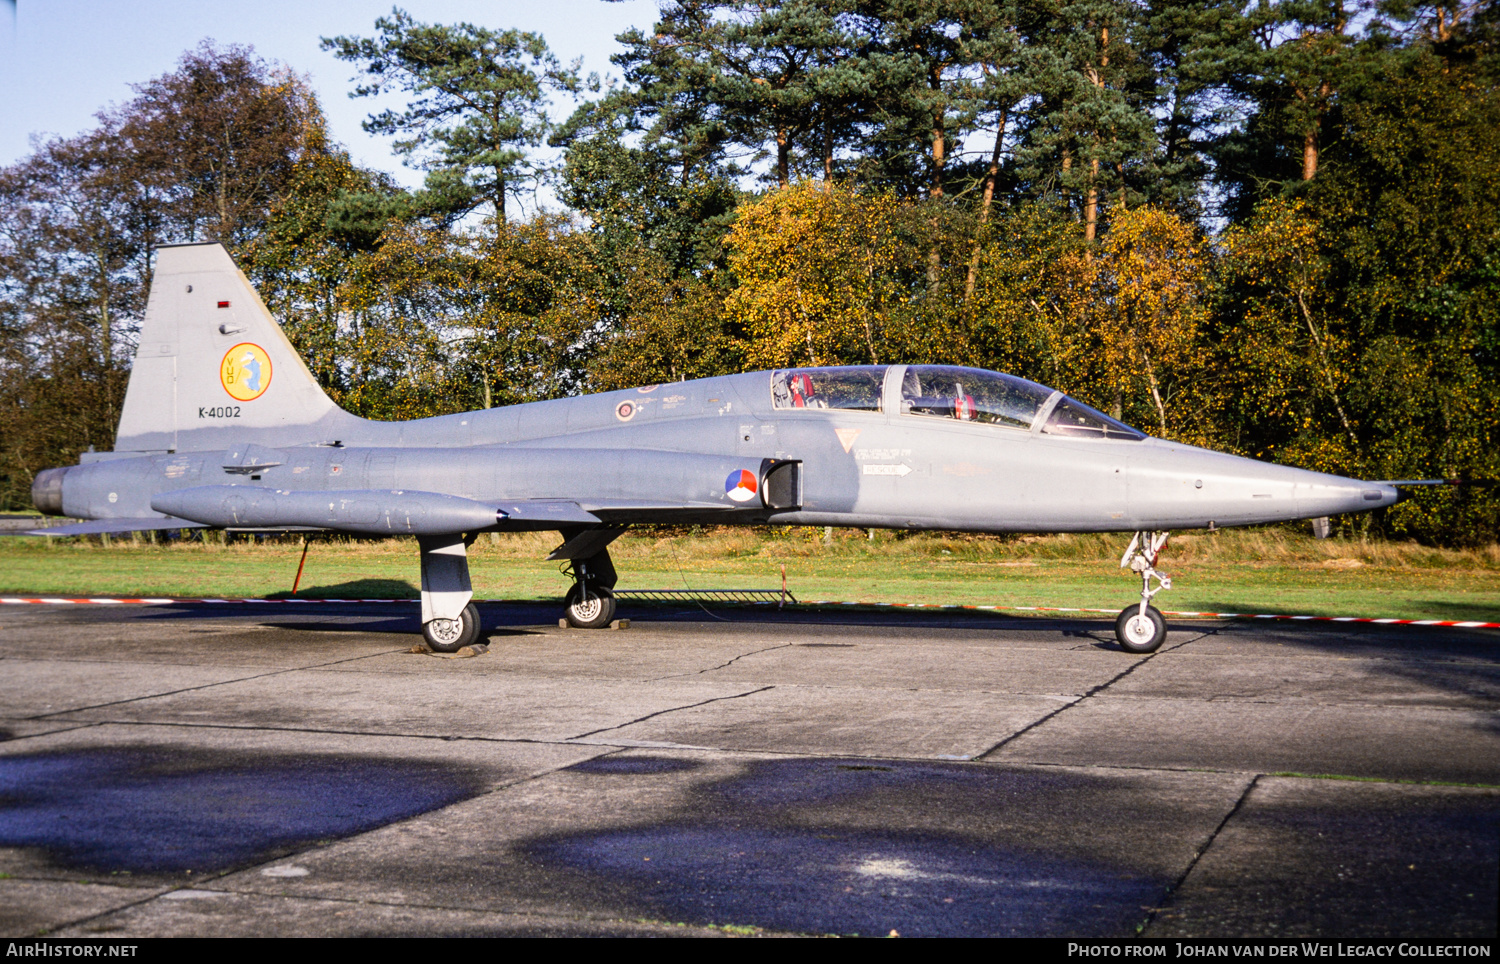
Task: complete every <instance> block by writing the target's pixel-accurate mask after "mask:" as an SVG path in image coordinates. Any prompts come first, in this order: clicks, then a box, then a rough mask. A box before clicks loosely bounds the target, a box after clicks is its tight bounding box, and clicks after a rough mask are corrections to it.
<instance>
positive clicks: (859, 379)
mask: <svg viewBox="0 0 1500 964" xmlns="http://www.w3.org/2000/svg"><path fill="white" fill-rule="evenodd" d="M884 385H885V366H884V365H861V366H858V367H850V368H783V369H779V370H777V371H774V372H772V373H771V404H772V405H773V406H774V407H776V408H782V409H785V408H842V409H852V410H854V411H861V412H878V411H880V394H881V389H882V386H884Z"/></svg>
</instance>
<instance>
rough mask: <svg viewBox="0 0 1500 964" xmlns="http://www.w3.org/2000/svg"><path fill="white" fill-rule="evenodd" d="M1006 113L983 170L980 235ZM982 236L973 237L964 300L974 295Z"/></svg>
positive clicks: (997, 166) (985, 221)
mask: <svg viewBox="0 0 1500 964" xmlns="http://www.w3.org/2000/svg"><path fill="white" fill-rule="evenodd" d="M1006 120H1007V113H1006V112H1005V111H1001V112H1000V125H999V129H998V130H996V131H995V149H994V150H993V151H991V152H990V166H989V167H987V168H985V172H984V197H983V198H982V199H981V200H980V202H979V226H980V229H981V230H980V234H981V235H982V234H983V233H984V232H983V228H984V226H985V225H986V224H988V223H989V221H990V205H991V204H993V203H994V200H995V182H996V181H997V180H999V178H1000V148H1001V145H1003V144H1004V142H1005V123H1006ZM982 240H983V239H982V237H980V238H975V239H974V251H973V253H971V254H970V255H969V273H968V276H967V277H966V278H965V279H964V301H968V300H969V299H970V298H972V297H973V296H974V280H975V277H976V276H977V275H978V273H979V249H980V244H981V242H982Z"/></svg>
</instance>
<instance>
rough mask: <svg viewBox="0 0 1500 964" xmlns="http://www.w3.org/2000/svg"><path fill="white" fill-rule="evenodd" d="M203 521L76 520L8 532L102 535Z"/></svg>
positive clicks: (184, 526)
mask: <svg viewBox="0 0 1500 964" xmlns="http://www.w3.org/2000/svg"><path fill="white" fill-rule="evenodd" d="M201 528H203V523H201V522H189V521H187V520H186V519H162V518H152V519H95V520H94V521H93V522H74V523H72V524H70V525H65V526H48V527H46V528H44V529H28V530H26V531H24V532H15V533H6V534H7V535H22V536H101V535H117V534H120V535H123V534H126V533H131V532H160V531H161V530H163V529H201Z"/></svg>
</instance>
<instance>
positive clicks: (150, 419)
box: [115, 242, 353, 452]
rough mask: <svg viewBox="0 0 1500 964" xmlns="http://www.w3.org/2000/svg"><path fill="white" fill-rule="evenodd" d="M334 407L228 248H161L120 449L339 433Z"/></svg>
mask: <svg viewBox="0 0 1500 964" xmlns="http://www.w3.org/2000/svg"><path fill="white" fill-rule="evenodd" d="M352 420H353V416H351V415H348V414H347V413H345V412H344V411H342V410H341V409H339V408H338V406H336V405H334V404H333V401H332V400H331V399H330V398H329V397H328V396H327V395H326V394H325V393H324V392H323V389H322V388H321V387H319V385H318V382H317V380H316V379H315V378H313V375H312V372H310V371H308V369H307V365H306V364H305V363H304V362H303V361H302V358H301V356H299V355H298V354H297V350H296V349H295V348H293V347H292V343H291V342H290V341H288V340H287V337H286V335H285V334H284V333H283V332H282V330H281V326H280V325H278V324H277V323H276V321H275V319H273V318H272V317H271V313H270V312H269V311H267V310H266V306H265V304H264V303H263V302H262V301H261V300H260V296H259V295H258V294H256V292H255V289H254V288H253V287H251V285H250V279H248V278H246V277H245V275H244V273H243V272H242V271H240V269H239V268H238V267H236V266H235V263H234V259H232V258H231V257H230V256H229V252H228V251H226V250H224V246H223V245H221V244H219V243H217V242H214V243H211V244H179V245H170V246H166V247H162V248H158V249H157V252H156V272H155V274H154V275H153V276H152V279H151V294H150V297H149V298H148V299H147V302H146V318H145V321H143V322H142V324H141V337H140V346H139V347H138V348H137V349H136V354H135V363H134V366H133V367H132V368H131V372H130V384H129V386H128V387H127V388H126V390H125V405H124V408H123V409H122V410H121V412H120V428H119V431H118V432H117V433H116V438H115V451H117V452H167V451H177V452H186V451H202V450H208V449H217V448H224V447H225V446H226V445H228V444H231V443H240V442H249V441H255V442H259V443H262V444H267V445H295V444H301V443H307V442H316V441H321V440H322V439H323V438H325V437H329V438H331V437H334V435H333V434H330V433H333V432H334V429H335V427H336V426H337V425H340V424H346V423H348V422H349V421H352Z"/></svg>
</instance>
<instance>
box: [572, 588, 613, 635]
mask: <svg viewBox="0 0 1500 964" xmlns="http://www.w3.org/2000/svg"><path fill="white" fill-rule="evenodd" d="M565 605H566V607H567V617H568V625H569V626H572V627H574V628H575V629H603V628H604V627H605V626H608V625H609V624H610V621H611V620H612V619H614V618H615V594H614V593H612V592H610V591H609V590H608V589H605V588H604V587H603V586H590V587H589V588H588V592H587V593H585V592H584V590H583V587H582V586H580V585H579V584H578V583H576V582H575V583H574V584H573V588H572V589H569V590H568V598H567V601H566V603H565Z"/></svg>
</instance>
